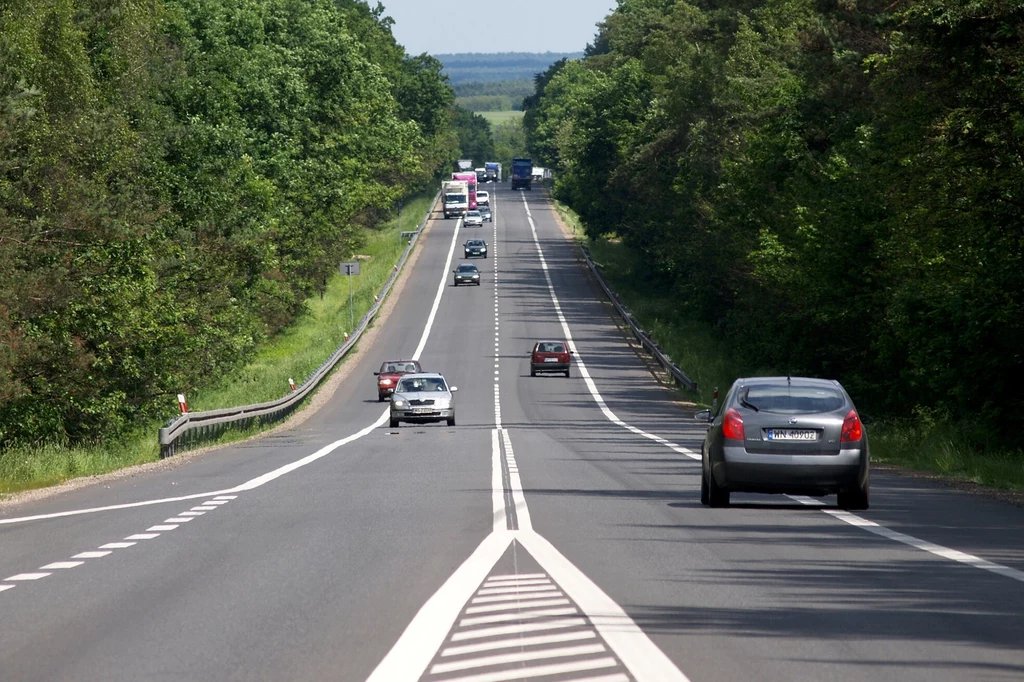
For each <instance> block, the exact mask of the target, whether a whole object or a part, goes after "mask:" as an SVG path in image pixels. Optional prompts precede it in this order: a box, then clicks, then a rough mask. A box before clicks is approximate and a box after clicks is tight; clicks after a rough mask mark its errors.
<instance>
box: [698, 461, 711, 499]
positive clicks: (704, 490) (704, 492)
mask: <svg viewBox="0 0 1024 682" xmlns="http://www.w3.org/2000/svg"><path fill="white" fill-rule="evenodd" d="M700 503H701V504H703V505H705V506H706V505H708V504H709V500H708V477H707V476H705V475H704V467H701V470H700Z"/></svg>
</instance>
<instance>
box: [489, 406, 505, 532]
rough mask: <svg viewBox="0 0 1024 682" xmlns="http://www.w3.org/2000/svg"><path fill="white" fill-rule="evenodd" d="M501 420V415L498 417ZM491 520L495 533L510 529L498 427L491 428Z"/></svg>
mask: <svg viewBox="0 0 1024 682" xmlns="http://www.w3.org/2000/svg"><path fill="white" fill-rule="evenodd" d="M496 419H498V420H500V417H496ZM491 521H492V526H493V530H494V532H495V533H501V532H504V531H505V530H507V529H508V523H507V522H506V520H505V486H504V485H503V484H502V481H501V446H500V445H499V444H498V429H491Z"/></svg>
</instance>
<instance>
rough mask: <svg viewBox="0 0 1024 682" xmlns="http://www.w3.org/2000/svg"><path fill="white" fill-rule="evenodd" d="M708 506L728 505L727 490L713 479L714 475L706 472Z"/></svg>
mask: <svg viewBox="0 0 1024 682" xmlns="http://www.w3.org/2000/svg"><path fill="white" fill-rule="evenodd" d="M707 481H708V506H709V507H728V506H729V491H728V490H724V489H723V488H721V487H720V486H719V485H718V483H717V482H716V481H715V477H714V476H713V475H711V473H710V472H709V473H708V477H707Z"/></svg>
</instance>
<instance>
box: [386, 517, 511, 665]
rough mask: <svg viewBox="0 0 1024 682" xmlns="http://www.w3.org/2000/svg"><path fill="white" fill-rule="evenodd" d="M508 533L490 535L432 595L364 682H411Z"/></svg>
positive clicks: (498, 553)
mask: <svg viewBox="0 0 1024 682" xmlns="http://www.w3.org/2000/svg"><path fill="white" fill-rule="evenodd" d="M512 537H513V534H512V533H511V532H508V531H502V532H493V533H491V534H490V535H488V536H487V537H486V538H484V540H483V542H481V543H480V545H479V546H478V547H477V548H476V549H475V550H474V551H473V553H472V554H471V555H470V556H469V558H468V559H466V560H465V561H464V562H463V563H462V565H461V566H459V567H458V568H457V569H456V570H455V572H454V573H452V575H451V577H449V578H448V580H446V581H445V583H444V585H442V586H441V588H440V589H439V590H438V591H437V592H435V593H434V595H433V596H431V597H430V599H428V600H427V603H426V604H424V605H423V608H421V609H420V610H419V612H418V613H417V614H416V616H415V617H414V618H413V619H412V622H411V623H409V626H408V627H407V628H406V629H405V632H403V633H402V635H401V637H399V638H398V641H397V642H395V645H394V646H393V647H391V650H390V651H389V652H388V653H387V655H386V656H385V657H384V660H382V661H381V662H380V664H379V665H378V666H377V667H376V669H374V671H373V672H372V673H370V676H369V677H368V678H366V682H406V681H408V682H415V681H416V680H419V679H420V677H422V676H423V673H424V671H426V669H427V666H428V665H430V662H431V661H432V660H433V659H434V656H436V655H437V652H438V651H439V650H440V648H441V645H442V644H444V640H445V638H446V637H447V636H448V631H449V630H451V628H452V626H454V625H455V621H456V620H457V619H458V617H459V614H460V613H461V612H462V608H463V606H465V604H466V602H468V601H469V599H470V597H472V596H473V593H474V592H475V591H476V589H477V586H479V585H480V583H481V582H483V579H484V578H486V577H487V573H488V572H489V571H490V570H491V568H492V567H493V566H494V564H496V563H497V562H498V559H500V558H501V555H502V554H504V553H505V550H506V549H507V548H508V546H509V544H510V543H511V542H512Z"/></svg>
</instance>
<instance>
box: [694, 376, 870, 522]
mask: <svg viewBox="0 0 1024 682" xmlns="http://www.w3.org/2000/svg"><path fill="white" fill-rule="evenodd" d="M694 419H696V420H697V421H703V422H707V423H709V424H710V426H709V427H708V432H707V435H706V436H705V437H704V444H703V445H702V446H701V486H700V501H701V502H702V503H703V504H706V505H708V506H711V507H724V506H727V505H728V504H729V498H730V494H731V493H734V492H740V493H783V494H790V495H812V496H822V495H829V494H833V493H835V494H836V495H837V497H838V503H839V506H840V507H841V508H843V509H867V508H868V493H869V461H870V457H869V453H868V437H867V433H866V432H865V430H864V422H863V421H862V420H861V418H860V415H859V414H858V413H857V408H856V407H854V405H853V401H852V400H851V399H850V396H849V395H848V394H847V393H846V390H845V389H843V387H842V386H841V385H840V384H839V382H838V381H830V380H826V379H811V378H805V377H758V378H752V379H737V380H736V382H735V383H733V385H732V387H731V388H730V389H729V393H728V394H727V395H726V397H725V400H724V401H723V402H722V405H721V407H720V408H719V411H718V414H716V415H712V414H711V411H710V410H702V411H700V412H698V413H697V414H696V415H694Z"/></svg>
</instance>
